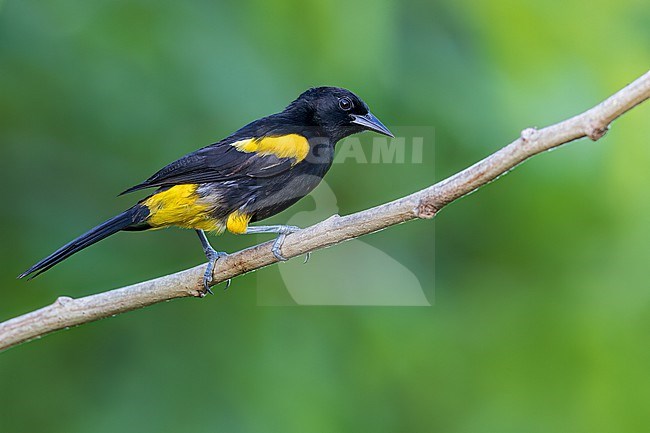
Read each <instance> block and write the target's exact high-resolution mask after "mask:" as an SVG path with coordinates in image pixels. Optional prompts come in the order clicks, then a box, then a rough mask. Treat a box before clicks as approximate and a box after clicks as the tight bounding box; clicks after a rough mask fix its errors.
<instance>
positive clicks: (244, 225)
mask: <svg viewBox="0 0 650 433" xmlns="http://www.w3.org/2000/svg"><path fill="white" fill-rule="evenodd" d="M250 220H251V215H246V214H245V213H241V212H237V211H235V212H233V213H231V214H230V215H228V220H227V221H226V228H227V229H228V231H229V232H230V233H234V234H236V235H242V234H244V233H246V229H248V223H249V222H250Z"/></svg>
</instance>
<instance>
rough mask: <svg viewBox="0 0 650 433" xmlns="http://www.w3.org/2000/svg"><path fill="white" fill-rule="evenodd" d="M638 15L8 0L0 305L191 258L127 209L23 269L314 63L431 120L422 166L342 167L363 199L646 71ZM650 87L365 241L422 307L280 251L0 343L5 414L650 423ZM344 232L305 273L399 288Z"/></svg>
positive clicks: (92, 286)
mask: <svg viewBox="0 0 650 433" xmlns="http://www.w3.org/2000/svg"><path fill="white" fill-rule="evenodd" d="M649 41H650V8H648V5H647V2H645V1H642V0H621V1H617V2H611V1H605V0H595V1H592V2H590V3H589V4H588V5H587V4H586V3H585V2H584V1H581V0H565V1H563V2H544V1H535V2H529V1H524V2H517V1H496V2H470V1H467V0H461V1H451V0H448V1H443V2H421V1H420V2H417V1H408V2H399V1H390V0H374V1H372V2H370V1H367V2H350V1H342V0H340V1H331V2H309V1H298V0H296V1H290V2H278V3H270V2H267V1H261V0H258V1H248V2H244V1H239V2H235V1H224V2H208V1H194V0H192V1H185V2H180V1H179V2H160V1H144V0H136V1H133V0H131V1H107V0H98V1H81V0H57V1H52V2H46V1H30V0H23V1H18V0H10V1H5V2H4V4H2V3H0V145H1V149H2V158H0V176H2V186H3V188H2V204H1V206H2V212H0V227H1V229H0V230H1V231H2V241H1V243H0V260H1V262H2V265H1V266H2V272H1V273H0V290H1V293H0V295H1V298H0V320H4V319H8V318H10V317H13V316H15V315H18V314H21V313H23V312H26V311H30V310H33V309H35V308H37V307H40V306H43V305H46V304H47V303H49V302H52V301H53V300H54V299H55V298H56V297H57V296H60V295H68V296H73V297H79V296H83V295H88V294H92V293H97V292H100V291H103V290H107V289H110V288H114V287H119V286H121V285H125V284H129V283H133V282H137V281H143V280H145V279H148V278H152V277H155V276H158V275H163V274H166V273H170V272H173V271H176V270H180V269H184V268H186V267H190V266H194V265H197V264H200V263H201V262H202V261H203V256H202V253H201V250H200V247H199V244H198V242H197V240H196V238H195V235H194V234H192V233H190V232H185V231H180V230H166V231H159V232H155V233H149V234H146V233H145V234H130V233H126V234H118V235H117V236H114V237H113V238H110V239H108V240H106V241H104V242H102V243H101V244H99V245H97V246H94V247H93V248H90V249H88V250H86V251H84V252H83V253H80V254H78V255H76V256H74V257H73V258H71V259H70V260H68V261H66V262H65V263H64V264H61V265H59V266H57V267H56V268H55V269H53V270H52V271H50V272H48V273H47V274H45V275H43V276H42V277H39V278H38V279H36V280H34V281H31V282H29V283H26V282H24V281H17V280H16V279H15V276H16V275H17V274H18V273H19V272H21V271H23V270H24V269H25V268H26V267H28V266H29V265H31V264H32V263H33V262H34V261H35V260H37V259H39V258H41V257H43V256H44V255H46V254H48V253H49V252H51V251H52V250H53V249H55V248H56V247H58V246H60V245H61V244H63V243H65V242H67V241H68V240H70V239H71V238H73V237H74V236H76V235H78V234H79V233H80V232H82V231H85V230H86V229H88V228H90V227H91V226H92V225H94V224H96V223H98V222H100V221H101V220H102V219H105V218H108V217H109V216H112V215H113V214H115V213H116V212H118V211H121V210H123V209H124V208H126V207H127V206H129V205H130V204H131V203H132V202H133V200H135V199H136V198H138V197H137V196H136V197H134V196H127V197H120V198H116V197H115V195H116V193H117V192H119V191H121V190H123V189H125V188H126V187H128V186H131V185H132V184H135V183H137V182H139V181H141V180H142V179H144V178H145V177H147V176H149V175H150V174H151V173H153V172H154V171H155V170H157V169H158V168H160V167H161V166H163V165H165V164H167V163H168V162H170V161H172V160H174V159H175V158H177V157H179V156H181V155H183V154H185V153H187V152H189V151H191V150H194V149H196V148H198V147H200V146H203V145H206V144H209V143H211V142H213V141H215V140H217V139H219V138H221V137H223V136H225V135H227V134H228V133H230V132H231V131H233V130H235V129H236V128H238V127H240V126H241V125H243V124H244V123H247V122H248V121H250V120H253V119H255V118H257V117H261V116H263V115H266V114H269V113H272V112H275V111H277V110H280V109H281V108H283V106H284V105H286V104H287V103H288V102H289V101H290V100H292V99H293V98H294V97H295V96H297V95H298V94H299V93H300V92H301V91H303V90H304V89H306V88H307V87H309V86H313V85H320V84H333V85H339V86H344V87H348V88H350V89H352V90H354V91H355V92H357V93H358V94H359V95H361V96H362V97H363V98H364V99H365V100H366V102H368V104H369V105H370V106H371V108H372V109H373V111H374V112H375V114H376V115H377V116H378V117H379V118H380V119H382V120H383V121H384V123H385V124H386V125H387V126H389V127H390V128H393V129H394V130H395V132H397V133H398V134H399V133H400V131H404V130H408V128H409V127H414V126H415V127H433V128H435V140H434V139H433V137H429V138H427V139H426V140H425V145H426V146H425V151H424V161H423V163H422V164H375V165H373V164H356V163H354V161H350V160H347V161H346V162H345V163H343V164H337V165H335V166H334V168H333V169H332V171H331V172H330V173H329V175H328V177H327V182H328V186H329V187H330V188H331V189H332V191H334V193H335V195H336V206H337V208H338V212H340V213H343V214H346V213H351V212H355V211H358V210H361V209H364V208H367V207H370V206H372V205H375V204H379V203H382V202H385V201H388V200H391V199H394V198H397V197H399V196H402V195H405V194H407V193H410V192H412V191H415V190H417V189H419V188H422V187H425V186H427V185H429V184H431V183H433V182H434V181H436V180H440V179H442V178H444V177H445V176H447V175H450V174H452V173H454V172H456V171H458V170H460V169H461V168H463V167H465V166H467V165H468V164H471V163H473V162H475V161H476V160H478V159H480V158H482V157H484V156H486V155H487V154H489V153H490V152H492V151H495V150H496V149H498V148H499V147H501V146H503V145H504V144H506V143H508V142H510V141H511V140H512V139H514V138H516V137H517V136H518V134H519V132H520V131H521V130H522V129H524V128H526V127H529V126H539V127H541V126H544V125H548V124H550V123H554V122H556V121H559V120H562V119H564V118H567V117H569V116H571V115H573V114H576V113H579V112H581V111H582V110H584V109H587V108H589V107H590V106H592V105H594V104H596V103H597V102H599V101H600V100H602V99H604V98H605V97H606V96H608V95H609V94H611V93H613V92H614V91H616V90H617V89H619V88H620V87H622V86H623V85H625V84H627V83H628V82H629V81H631V80H633V79H634V78H636V77H637V76H639V75H641V74H642V73H643V72H645V71H646V70H647V68H648V63H647V62H648V58H649V54H650V42H649ZM649 110H650V107H649V106H642V107H640V108H638V109H636V110H634V111H633V112H631V113H629V114H627V115H626V116H624V118H622V119H620V120H618V121H617V122H616V123H615V124H614V125H613V128H612V130H611V131H610V132H609V133H608V134H607V135H606V136H605V137H604V139H602V140H601V141H599V142H597V143H592V142H590V141H588V140H582V141H581V142H579V143H574V144H571V145H569V146H566V147H564V148H562V149H560V150H558V151H555V152H552V153H546V154H543V155H540V156H538V157H536V158H534V159H533V160H531V161H529V162H527V163H525V164H524V165H523V166H521V167H519V168H518V169H517V170H515V171H514V172H513V173H510V174H509V175H508V176H505V177H503V178H501V179H499V180H498V181H496V182H494V183H492V184H490V185H488V186H487V187H485V188H484V189H482V190H480V191H479V192H477V193H475V194H472V195H471V196H469V197H467V198H465V199H462V200H460V201H459V202H457V203H454V204H452V205H450V206H449V207H448V208H447V209H445V210H444V211H443V212H441V213H440V215H439V216H438V217H437V218H436V219H435V221H433V222H432V221H418V222H413V223H409V224H406V225H402V226H399V227H394V228H391V229H388V230H385V231H382V232H380V233H377V234H374V235H371V236H367V237H365V238H363V239H362V240H360V241H357V242H363V244H361V245H369V246H371V247H373V248H374V249H379V250H381V251H384V252H385V253H386V254H388V255H389V256H390V257H391V258H392V259H394V260H395V261H396V262H398V263H400V264H401V265H402V266H404V267H406V268H408V269H409V270H410V271H411V272H412V274H413V275H415V276H416V277H417V279H418V280H419V282H420V284H421V286H422V288H423V289H424V293H425V294H426V297H427V299H428V300H429V302H431V303H432V304H433V306H431V307H369V306H365V307H362V306H357V307H351V306H338V307H337V306H295V305H294V306H292V305H288V304H290V302H289V301H290V297H287V296H286V289H285V288H284V286H283V283H282V279H281V278H280V275H279V272H278V267H270V268H267V269H264V270H261V271H258V272H255V273H253V274H251V275H247V276H244V277H240V278H237V279H236V280H235V281H234V282H233V286H232V288H231V289H230V290H228V291H226V292H223V291H221V290H218V293H217V295H216V296H214V297H210V298H206V299H204V300H182V301H175V302H171V303H165V304H161V305H156V306H153V307H151V308H147V309H144V310H141V311H137V312H131V313H128V314H125V315H123V316H120V317H117V318H112V319H109V320H104V321H101V322H97V323H92V324H88V325H84V326H82V327H80V328H77V329H73V330H69V331H66V332H60V333H57V334H55V335H52V336H48V337H46V338H44V339H43V340H40V341H34V342H31V343H29V344H25V345H23V346H20V347H17V348H14V349H11V350H9V351H7V352H5V353H2V354H0V431H1V432H2V433H5V432H6V433H13V432H66V433H71V432H90V431H92V432H117V431H120V432H128V431H137V432H178V431H188V432H208V431H209V432H214V431H227V432H262V431H281V432H301V433H302V432H343V431H349V432H359V431H372V432H396V431H406V432H419V431H440V432H468V433H469V432H471V433H477V432H521V431H526V432H548V431H562V432H590V433H594V432H612V431H617V432H632V431H647V429H648V426H649V425H650V411H648V402H649V401H650V380H649V373H648V366H649V365H650V345H649V344H648V336H649V334H650V284H649V283H648V280H649V269H650V268H649V266H648V258H649V253H650V224H648V220H649V217H648V215H649V212H650V194H648V188H649V186H650V170H648V166H649V164H650V147H649V146H648V136H649V134H650V122H649V119H650V111H649ZM371 139H372V134H364V136H363V140H364V142H368V143H369V142H370V140H371ZM434 147H435V148H434ZM434 156H435V163H434ZM434 165H435V167H434ZM434 168H435V170H434ZM310 206H312V207H313V203H312V202H310V199H306V200H305V201H303V202H301V203H300V204H299V205H297V206H296V208H295V209H291V210H289V211H287V212H285V213H284V214H282V215H280V216H278V217H276V218H274V221H277V222H282V221H286V220H288V219H289V218H290V217H291V216H292V215H293V214H294V213H295V212H297V211H300V210H303V211H304V210H309V209H311V208H310ZM335 211H337V210H333V212H335ZM330 213H332V212H330ZM325 215H327V212H326V213H325ZM312 216H313V215H312ZM320 218H321V216H320V215H319V216H318V217H313V218H307V220H306V222H307V223H314V222H317V221H318V220H319V219H320ZM434 228H435V236H434ZM267 238H268V237H266V238H261V237H260V238H259V239H256V238H255V237H236V236H232V235H225V236H223V237H222V238H219V239H215V241H214V242H213V244H214V245H215V246H217V247H218V248H219V249H224V250H226V251H236V250H238V249H241V248H243V247H246V246H248V245H252V244H254V243H255V242H257V241H258V240H260V239H267ZM434 239H435V258H434V254H433V253H434V247H433V245H434ZM337 248H338V247H337ZM337 248H331V249H329V250H327V251H326V252H317V253H315V254H314V255H313V257H312V261H311V262H310V263H309V264H308V265H306V266H307V267H308V268H305V269H313V270H314V274H315V275H318V276H321V277H318V278H313V279H314V280H316V279H318V281H309V280H305V281H304V284H306V285H311V284H320V285H321V286H322V287H323V289H322V290H327V283H328V281H323V280H326V279H327V278H326V277H322V276H323V275H325V276H327V273H326V272H323V270H324V269H326V270H328V271H329V272H330V273H331V275H338V276H341V275H342V276H343V277H346V276H348V275H349V276H350V278H351V279H352V280H351V281H353V282H354V285H355V287H356V286H362V285H363V284H364V282H366V284H367V285H368V284H370V283H368V282H372V284H377V285H378V286H377V287H376V289H377V290H383V291H385V290H393V291H394V292H395V293H399V291H400V289H401V288H400V285H399V284H390V285H385V287H384V286H382V287H379V286H381V285H382V283H381V281H384V280H385V281H388V280H390V277H391V274H390V272H389V271H387V269H389V268H384V267H382V266H373V263H369V261H368V260H363V258H362V257H354V256H352V257H349V256H346V255H345V253H344V252H343V251H342V252H341V256H342V257H343V258H344V260H345V262H346V263H347V264H348V265H350V264H352V266H347V267H345V268H343V269H339V268H338V267H337V266H331V263H332V261H331V260H330V259H329V258H328V257H330V258H331V257H335V256H332V254H334V255H335V254H336V252H337ZM328 255H329V256H328ZM294 262H296V260H294ZM334 263H335V262H334ZM434 265H435V267H434ZM280 266H293V264H292V263H289V264H283V265H280ZM287 269H288V268H287ZM434 269H435V271H434ZM377 281H379V282H377ZM267 293H277V294H279V295H278V296H280V297H281V296H282V295H281V294H282V293H285V295H284V296H285V298H283V300H281V301H282V302H278V303H280V304H284V306H268V305H267V306H261V305H260V304H273V302H272V301H269V300H268V299H266V298H264V299H266V300H264V301H263V302H260V297H264V296H265V294H267ZM287 299H289V301H287Z"/></svg>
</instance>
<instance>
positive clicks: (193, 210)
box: [143, 184, 223, 231]
mask: <svg viewBox="0 0 650 433" xmlns="http://www.w3.org/2000/svg"><path fill="white" fill-rule="evenodd" d="M196 188H197V185H192V184H188V185H176V186H173V187H171V188H169V189H166V190H165V191H161V192H158V193H156V194H154V195H152V196H151V197H149V198H148V199H146V200H145V201H144V202H143V204H144V205H145V206H147V208H149V218H148V219H147V222H148V223H149V224H150V225H151V226H152V227H156V228H160V227H168V226H178V227H183V228H187V229H201V230H206V231H215V230H216V231H218V230H223V227H222V226H221V225H220V224H219V222H218V221H216V220H215V219H213V218H212V217H211V215H210V207H209V206H207V205H205V204H203V203H199V195H198V194H197V193H196Z"/></svg>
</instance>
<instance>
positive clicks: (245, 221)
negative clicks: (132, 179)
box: [18, 86, 393, 294]
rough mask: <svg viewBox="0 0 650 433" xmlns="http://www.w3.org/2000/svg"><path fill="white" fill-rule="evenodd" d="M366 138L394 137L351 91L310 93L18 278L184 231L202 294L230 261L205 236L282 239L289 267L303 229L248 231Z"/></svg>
mask: <svg viewBox="0 0 650 433" xmlns="http://www.w3.org/2000/svg"><path fill="white" fill-rule="evenodd" d="M363 131H374V132H376V133H379V134H383V135H386V136H389V137H393V134H392V133H391V132H390V131H389V130H388V128H386V126H384V125H383V124H382V122H381V121H379V119H378V118H377V117H375V115H374V114H372V113H371V111H370V109H369V108H368V105H367V104H366V103H365V102H364V101H363V100H361V98H359V97H358V96H357V95H355V94H354V93H352V92H351V91H350V90H347V89H344V88H340V87H329V86H323V87H312V88H310V89H308V90H306V91H304V92H303V93H301V94H300V95H299V96H298V98H296V99H295V100H294V101H293V102H291V103H290V104H289V105H287V106H286V108H284V110H282V111H281V112H278V113H275V114H271V115H269V116H266V117H263V118H261V119H258V120H255V121H253V122H251V123H249V124H247V125H245V126H243V127H242V128H240V129H239V130H237V131H236V132H234V133H233V134H231V135H229V136H227V137H226V138H224V139H222V140H220V141H218V142H216V143H213V144H210V145H208V146H206V147H203V148H201V149H198V150H196V151H194V152H191V153H189V154H187V155H185V156H183V157H181V158H180V159H178V160H176V161H174V162H172V163H171V164H169V165H167V166H165V167H164V168H162V169H161V170H159V171H158V172H156V173H155V174H154V175H152V176H150V177H149V178H148V179H146V180H145V181H144V182H141V183H139V184H137V185H135V186H133V187H131V188H128V189H127V190H125V191H123V192H122V193H121V194H120V195H122V194H127V193H131V192H134V191H139V190H144V189H149V188H155V190H154V191H153V193H151V194H150V195H149V196H147V197H145V198H144V199H142V200H140V201H138V202H137V203H136V204H135V205H134V206H132V207H130V208H129V209H127V210H126V211H124V212H122V213H120V214H119V215H116V216H114V217H113V218H110V219H108V220H107V221H105V222H103V223H101V224H99V225H98V226H96V227H94V228H92V229H90V230H89V231H87V232H86V233H84V234H82V235H81V236H79V237H78V238H76V239H74V240H72V241H71V242H69V243H67V244H65V245H64V246H62V247H61V248H59V249H58V250H56V251H55V252H53V253H52V254H50V255H49V256H47V257H45V258H44V259H42V260H40V261H38V262H37V263H36V264H34V265H33V266H31V267H30V268H29V269H27V270H26V271H25V272H23V273H22V274H20V275H19V276H18V278H24V277H27V276H29V277H30V279H31V278H34V277H36V276H38V275H40V274H41V273H43V272H45V271H47V270H48V269H50V268H52V267H53V266H54V265H56V264H58V263H60V262H61V261H63V260H65V259H67V258H68V257H70V256H71V255H73V254H75V253H77V252H79V251H81V250H83V249H85V248H87V247H89V246H90V245H92V244H94V243H96V242H99V241H100V240H102V239H105V238H107V237H108V236H110V235H113V234H115V233H117V232H119V231H145V230H154V229H161V228H167V227H180V228H184V229H192V230H195V231H196V233H197V235H198V237H199V240H200V242H201V246H202V248H203V252H204V254H205V256H206V259H207V266H206V269H205V272H204V275H203V292H202V293H203V294H205V293H212V291H211V290H210V283H211V282H212V278H213V277H212V275H213V271H214V268H215V266H216V264H217V261H218V260H219V259H220V258H221V257H224V256H227V253H225V252H222V251H217V250H215V249H214V248H213V247H212V245H211V244H210V242H209V241H208V238H207V236H206V232H208V233H214V234H221V233H223V232H224V231H226V230H227V231H229V232H231V233H233V234H249V233H273V234H277V237H276V239H275V241H274V243H273V245H272V248H271V251H272V253H273V255H274V256H275V257H276V258H277V259H278V260H279V261H285V260H286V258H285V257H284V256H283V255H282V244H283V242H284V240H285V238H286V236H287V235H288V234H291V233H294V232H296V231H298V230H300V228H298V227H296V226H289V225H250V223H254V222H258V221H262V220H264V219H266V218H269V217H271V216H273V215H276V214H278V213H279V212H281V211H283V210H285V209H287V208H288V207H289V206H291V205H293V204H294V203H296V202H297V201H298V200H300V199H301V198H303V197H305V196H306V195H308V194H309V193H310V192H311V191H312V190H313V189H314V188H315V187H316V186H317V185H318V184H319V183H320V181H321V180H322V179H323V176H325V174H326V173H327V171H328V170H329V169H330V167H331V166H332V162H333V161H334V151H335V146H336V143H337V142H338V141H340V140H341V139H343V138H345V137H348V136H350V135H352V134H356V133H360V132H363ZM229 282H230V281H229ZM229 282H228V284H229ZM226 287H227V286H226Z"/></svg>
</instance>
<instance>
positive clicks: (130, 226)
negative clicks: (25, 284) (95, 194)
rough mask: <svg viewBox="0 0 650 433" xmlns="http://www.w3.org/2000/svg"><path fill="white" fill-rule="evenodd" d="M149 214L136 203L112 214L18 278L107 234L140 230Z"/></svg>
mask: <svg viewBox="0 0 650 433" xmlns="http://www.w3.org/2000/svg"><path fill="white" fill-rule="evenodd" d="M148 215H149V210H148V209H147V207H145V206H143V205H140V204H137V205H135V206H133V207H132V208H131V209H128V210H126V211H124V212H122V213H121V214H119V215H117V216H114V217H113V218H111V219H109V220H108V221H105V222H103V223H102V224H100V225H98V226H97V227H95V228H93V229H91V230H89V231H88V232H86V233H84V234H83V235H81V236H79V237H78V238H77V239H75V240H73V241H71V242H68V243H67V244H65V245H64V246H62V247H61V248H59V249H58V250H56V251H55V252H53V253H52V254H50V255H49V256H47V257H45V258H44V259H43V260H41V261H39V262H38V263H36V264H35V265H34V266H32V267H31V268H29V269H27V270H26V271H25V272H23V273H22V274H20V275H19V276H18V278H23V277H26V276H28V275H30V274H31V276H30V279H31V278H34V277H36V276H37V275H39V274H42V273H43V272H45V271H47V270H48V269H50V268H51V267H52V266H54V265H56V264H57V263H60V262H62V261H63V260H65V259H67V258H68V257H70V256H71V255H73V254H74V253H76V252H78V251H81V250H83V249H84V248H86V247H89V246H91V245H92V244H94V243H96V242H99V241H101V240H102V239H105V238H107V237H108V236H110V235H112V234H114V233H117V232H119V231H120V230H142V229H146V228H147V226H146V223H145V220H146V218H147V216H148Z"/></svg>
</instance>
